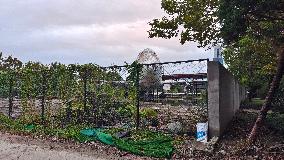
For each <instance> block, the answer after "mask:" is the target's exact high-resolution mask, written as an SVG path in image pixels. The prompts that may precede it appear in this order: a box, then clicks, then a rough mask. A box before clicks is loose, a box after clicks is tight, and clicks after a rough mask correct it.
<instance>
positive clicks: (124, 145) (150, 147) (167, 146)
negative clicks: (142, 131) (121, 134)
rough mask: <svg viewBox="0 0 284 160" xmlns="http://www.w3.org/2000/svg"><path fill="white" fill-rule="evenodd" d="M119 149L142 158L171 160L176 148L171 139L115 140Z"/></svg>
mask: <svg viewBox="0 0 284 160" xmlns="http://www.w3.org/2000/svg"><path fill="white" fill-rule="evenodd" d="M115 144H116V146H117V148H119V149H121V150H124V151H127V152H130V153H133V154H136V155H141V156H148V157H156V158H171V157H172V154H173V152H174V147H173V144H172V139H171V138H157V139H155V140H148V141H147V140H137V141H133V140H123V139H115Z"/></svg>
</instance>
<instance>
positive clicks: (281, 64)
mask: <svg viewBox="0 0 284 160" xmlns="http://www.w3.org/2000/svg"><path fill="white" fill-rule="evenodd" d="M283 70H284V47H281V49H280V53H279V57H278V63H277V71H276V74H275V75H274V77H273V81H272V83H271V84H270V89H269V91H268V93H267V95H266V98H265V102H264V104H263V106H262V108H261V111H260V113H259V115H258V118H257V120H256V122H255V123H254V126H253V129H252V130H251V132H250V135H249V138H248V141H249V143H253V142H254V141H255V139H256V135H257V134H258V130H259V128H260V126H261V125H262V123H263V121H264V119H265V118H266V115H267V112H268V111H269V110H270V108H271V102H272V100H273V96H274V94H275V92H276V90H277V89H278V88H279V84H280V81H281V79H282V76H283Z"/></svg>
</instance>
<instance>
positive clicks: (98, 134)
mask: <svg viewBox="0 0 284 160" xmlns="http://www.w3.org/2000/svg"><path fill="white" fill-rule="evenodd" d="M76 138H77V139H78V140H79V141H80V142H89V141H94V140H96V139H97V140H99V141H100V142H102V143H104V144H108V145H113V144H114V142H113V139H112V136H111V135H109V134H106V133H104V132H102V131H101V130H100V129H90V128H88V129H84V130H81V131H80V135H77V137H76Z"/></svg>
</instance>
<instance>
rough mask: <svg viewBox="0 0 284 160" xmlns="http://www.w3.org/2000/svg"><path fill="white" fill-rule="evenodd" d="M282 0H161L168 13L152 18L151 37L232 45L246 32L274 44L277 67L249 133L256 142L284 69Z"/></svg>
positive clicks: (207, 44)
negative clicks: (178, 37) (177, 38)
mask: <svg viewBox="0 0 284 160" xmlns="http://www.w3.org/2000/svg"><path fill="white" fill-rule="evenodd" d="M283 8H284V2H283V0H201V1H196V0H162V9H164V10H165V12H166V13H167V14H168V16H167V17H163V18H162V19H154V20H153V21H152V22H150V23H149V24H150V26H151V29H150V30H149V31H148V32H149V37H163V38H172V37H177V36H179V35H180V41H181V43H182V44H184V43H185V42H186V41H196V42H198V43H199V44H200V46H201V47H204V46H209V45H211V44H213V45H214V44H216V43H217V42H222V43H223V44H225V45H231V44H234V43H236V42H238V41H239V40H240V39H241V37H243V36H244V35H250V36H252V37H254V38H255V39H256V40H260V41H261V40H265V41H267V42H270V44H272V47H273V48H274V50H276V54H275V55H277V59H278V62H277V70H276V73H275V76H274V78H273V81H272V83H271V85H270V89H269V92H268V93H267V96H266V99H265V103H264V104H263V107H262V109H261V112H260V114H259V116H258V118H257V121H256V122H255V125H254V127H253V129H252V131H251V134H250V136H249V141H250V142H253V141H254V140H255V138H256V134H257V131H258V130H259V127H260V125H261V124H262V122H263V120H264V119H265V117H266V115H267V112H268V110H269V109H270V107H271V102H272V98H273V95H274V93H275V90H276V89H277V88H278V87H279V83H280V80H281V78H282V76H283V70H284V35H283V34H284V30H283V28H284V11H283Z"/></svg>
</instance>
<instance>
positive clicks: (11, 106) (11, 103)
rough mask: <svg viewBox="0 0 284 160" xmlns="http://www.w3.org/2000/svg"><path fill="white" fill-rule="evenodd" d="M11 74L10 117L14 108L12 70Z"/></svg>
mask: <svg viewBox="0 0 284 160" xmlns="http://www.w3.org/2000/svg"><path fill="white" fill-rule="evenodd" d="M10 74H11V75H10V76H9V113H8V115H9V117H10V118H11V116H12V108H13V78H12V72H10Z"/></svg>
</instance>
